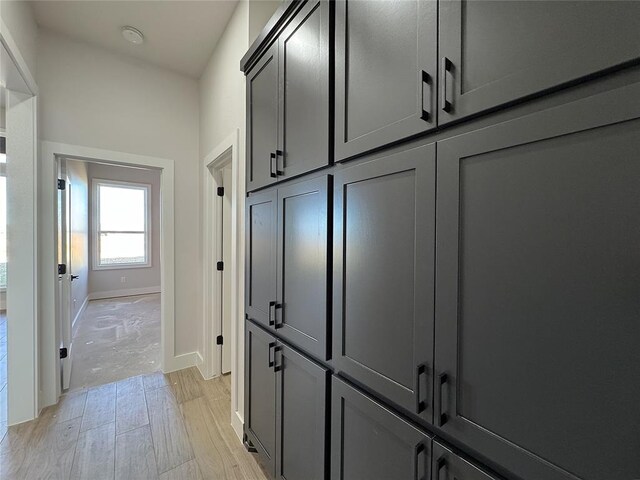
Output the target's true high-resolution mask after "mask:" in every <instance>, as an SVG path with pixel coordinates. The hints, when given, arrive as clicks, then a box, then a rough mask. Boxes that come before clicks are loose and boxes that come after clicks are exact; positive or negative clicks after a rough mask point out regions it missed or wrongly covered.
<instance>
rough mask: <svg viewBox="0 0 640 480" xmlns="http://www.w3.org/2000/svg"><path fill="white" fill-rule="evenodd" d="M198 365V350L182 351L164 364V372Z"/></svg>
mask: <svg viewBox="0 0 640 480" xmlns="http://www.w3.org/2000/svg"><path fill="white" fill-rule="evenodd" d="M197 365H198V352H191V353H183V354H182V355H176V356H175V357H173V358H171V359H170V360H168V361H165V364H164V369H163V371H164V373H171V372H175V371H177V370H183V369H185V368H189V367H195V366H197Z"/></svg>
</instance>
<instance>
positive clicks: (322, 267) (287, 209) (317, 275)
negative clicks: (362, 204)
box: [274, 175, 332, 360]
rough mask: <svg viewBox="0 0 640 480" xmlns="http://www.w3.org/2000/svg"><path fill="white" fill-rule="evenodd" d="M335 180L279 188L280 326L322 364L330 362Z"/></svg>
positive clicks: (327, 177)
mask: <svg viewBox="0 0 640 480" xmlns="http://www.w3.org/2000/svg"><path fill="white" fill-rule="evenodd" d="M331 179H332V177H331V176H330V175H325V176H322V177H319V178H315V179H312V180H307V181H304V182H298V183H295V184H293V185H290V186H287V187H282V188H279V189H278V267H277V272H278V273H277V277H278V279H277V302H278V303H277V305H276V317H275V328H276V329H277V330H278V333H279V334H280V335H281V336H282V337H284V338H286V339H287V340H289V341H290V342H292V343H293V344H294V345H296V346H299V347H300V348H302V349H303V350H305V351H307V352H309V353H311V354H313V355H315V356H316V357H318V358H320V359H322V360H326V359H327V358H328V357H327V353H328V352H327V330H328V327H329V315H330V312H329V309H328V307H327V300H328V296H329V292H330V288H329V282H330V281H331V278H330V276H329V274H328V271H329V270H328V267H329V265H328V258H329V251H330V249H329V247H330V242H331V239H330V237H329V235H330V230H329V228H328V219H329V216H328V214H329V208H330V205H329V202H330V200H331V198H330V196H329V192H330V189H331ZM274 280H275V279H274Z"/></svg>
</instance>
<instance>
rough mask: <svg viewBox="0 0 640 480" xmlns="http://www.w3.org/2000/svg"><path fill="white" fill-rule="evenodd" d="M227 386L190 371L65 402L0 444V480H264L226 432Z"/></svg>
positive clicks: (79, 393) (101, 389) (137, 379)
mask: <svg viewBox="0 0 640 480" xmlns="http://www.w3.org/2000/svg"><path fill="white" fill-rule="evenodd" d="M230 404H231V402H230V378H229V377H228V376H225V377H219V378H217V379H213V380H207V381H205V380H203V379H202V377H201V376H200V373H199V372H198V370H197V369H196V368H189V369H186V370H181V371H179V372H174V373H170V374H168V375H163V374H162V373H153V374H148V375H141V376H138V377H131V378H128V379H126V380H122V381H119V382H116V383H111V384H107V385H102V386H99V387H94V388H90V389H87V390H81V391H76V392H73V393H69V394H67V395H64V396H63V397H62V398H61V399H60V402H59V403H58V405H55V406H52V407H48V408H46V409H45V410H44V411H43V412H42V413H41V415H40V417H39V418H38V419H36V420H34V421H32V422H28V423H24V424H21V425H17V426H15V427H10V428H9V429H8V432H7V434H6V435H5V437H4V439H3V440H2V442H1V443H0V478H1V479H3V480H5V479H7V480H8V479H20V480H36V479H45V478H47V479H54V478H55V479H87V480H89V479H90V480H98V479H132V480H138V479H139V480H143V479H160V480H174V479H175V480H191V479H238V480H240V479H251V480H258V479H266V478H267V477H266V475H265V474H264V472H263V470H262V469H261V467H260V465H259V464H258V462H257V461H256V457H255V456H254V455H253V454H250V453H248V452H247V451H246V450H245V448H244V446H243V445H242V443H241V442H240V440H239V439H238V437H237V436H236V434H235V432H234V431H233V429H232V428H231V425H230V418H231V411H230Z"/></svg>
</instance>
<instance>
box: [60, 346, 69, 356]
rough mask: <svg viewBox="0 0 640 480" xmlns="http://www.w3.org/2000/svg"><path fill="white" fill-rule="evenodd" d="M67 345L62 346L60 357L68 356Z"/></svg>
mask: <svg viewBox="0 0 640 480" xmlns="http://www.w3.org/2000/svg"><path fill="white" fill-rule="evenodd" d="M67 354H68V352H67V347H64V348H61V349H60V358H67Z"/></svg>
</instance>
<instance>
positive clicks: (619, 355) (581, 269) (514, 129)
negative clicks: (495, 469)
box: [434, 83, 640, 480]
mask: <svg viewBox="0 0 640 480" xmlns="http://www.w3.org/2000/svg"><path fill="white" fill-rule="evenodd" d="M638 152H640V83H637V84H633V85H629V86H625V87H621V88H618V89H616V90H610V91H607V92H604V93H600V94H598V95H593V96H590V97H587V98H584V99H580V100H576V101H574V102H572V103H568V104H564V105H562V106H559V107H556V108H552V109H548V110H544V111H540V112H537V113H535V114H532V115H529V116H527V117H521V118H518V119H515V120H511V121H508V122H504V123H501V124H498V125H495V126H492V127H489V128H484V129H481V130H477V131H474V132H470V133H467V134H464V135H460V136H457V137H454V138H451V139H448V140H445V141H443V142H440V143H438V201H437V204H438V213H437V218H438V221H437V260H436V264H437V271H436V279H437V280H436V281H437V285H436V338H437V348H436V349H435V364H436V379H437V381H436V388H435V390H436V392H435V402H434V403H435V408H434V410H435V414H434V419H435V421H434V423H435V424H436V426H438V427H440V428H441V429H442V430H443V431H444V432H445V433H446V434H448V435H450V436H451V437H454V438H456V439H457V440H458V441H459V442H460V443H462V444H464V445H467V446H468V447H469V448H470V449H472V450H474V451H476V452H478V454H479V455H481V456H483V457H485V458H488V459H491V461H492V462H495V464H496V465H499V466H500V467H501V468H504V469H505V471H507V472H510V473H512V474H513V475H514V476H516V477H517V478H523V479H541V480H542V479H544V480H575V479H582V480H630V479H640V403H639V399H640V381H639V380H638V379H640V348H638V340H639V339H640V321H639V312H640V294H639V292H640V249H639V248H638V246H639V245H640V182H639V179H640V161H639V154H638Z"/></svg>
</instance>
